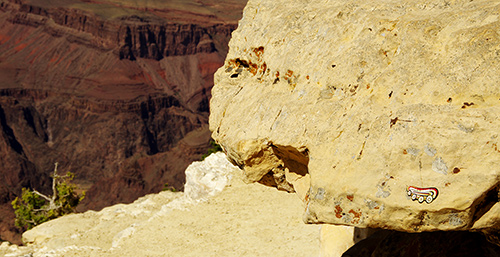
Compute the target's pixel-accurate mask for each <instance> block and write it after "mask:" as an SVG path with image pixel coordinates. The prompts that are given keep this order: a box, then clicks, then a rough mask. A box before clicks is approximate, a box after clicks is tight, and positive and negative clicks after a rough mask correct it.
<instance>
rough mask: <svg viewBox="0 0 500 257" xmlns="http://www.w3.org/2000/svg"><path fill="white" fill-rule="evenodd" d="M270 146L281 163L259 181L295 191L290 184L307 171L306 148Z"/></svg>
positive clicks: (307, 156) (307, 157) (307, 158)
mask: <svg viewBox="0 0 500 257" xmlns="http://www.w3.org/2000/svg"><path fill="white" fill-rule="evenodd" d="M271 147H272V151H273V154H274V155H275V156H276V157H277V158H278V159H279V160H280V162H281V163H280V164H279V165H278V166H276V167H275V168H273V169H272V170H270V171H269V172H268V173H267V174H266V175H265V176H264V177H262V179H261V180H260V181H259V183H261V184H264V185H267V186H272V187H276V188H278V189H279V190H285V191H288V192H295V191H297V190H296V188H294V186H293V185H292V184H293V183H294V182H295V181H298V180H300V179H302V178H303V177H304V176H306V174H307V173H309V170H308V164H309V151H308V149H304V150H300V151H299V150H297V149H296V148H294V147H291V146H281V145H271Z"/></svg>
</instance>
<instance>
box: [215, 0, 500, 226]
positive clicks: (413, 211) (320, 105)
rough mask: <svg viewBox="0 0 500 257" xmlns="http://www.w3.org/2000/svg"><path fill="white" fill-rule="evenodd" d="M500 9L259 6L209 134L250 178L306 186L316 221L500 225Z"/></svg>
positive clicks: (219, 95)
mask: <svg viewBox="0 0 500 257" xmlns="http://www.w3.org/2000/svg"><path fill="white" fill-rule="evenodd" d="M499 10H500V5H499V4H498V3H497V2H496V1H487V0H484V1H468V0H467V1H460V0H457V1H430V2H429V1H426V2H424V1H419V0H415V1H408V0H406V1H384V0H382V1H371V2H370V1H353V0H350V1H259V0H250V1H249V3H248V5H247V6H246V8H245V10H244V15H243V19H242V20H241V21H240V23H239V27H238V29H237V30H236V31H235V32H234V33H233V37H232V39H231V41H230V43H229V47H230V50H229V54H228V56H227V58H226V61H225V65H224V67H222V68H220V69H219V70H218V71H217V73H216V76H215V86H214V88H213V90H212V95H213V98H212V100H211V106H210V108H211V109H210V110H211V113H210V129H211V131H212V137H213V138H215V139H216V140H217V141H218V142H219V143H220V144H222V146H223V147H224V149H225V151H226V152H227V153H228V156H230V157H231V158H232V159H233V161H234V163H236V164H238V165H239V166H241V167H243V168H244V170H245V173H246V176H247V179H248V180H249V181H261V182H263V183H266V184H273V185H276V186H278V187H281V188H283V189H285V190H288V191H297V192H298V193H299V195H301V196H302V198H303V200H304V201H305V202H306V204H307V207H306V208H305V212H304V220H305V221H306V222H310V223H330V224H340V225H351V226H356V227H373V228H384V229H393V230H399V231H407V232H423V231H436V230H483V231H485V230H492V231H494V230H497V229H498V224H499V222H500V219H499V218H500V217H499V214H500V204H498V198H499V196H498V193H499V182H500V179H499V178H500V169H499V167H498V162H499V160H500V150H499V149H498V142H499V138H498V135H499V133H498V127H499V126H500V119H499V117H498V115H499V114H500V87H499V86H498V85H499V84H500V75H499V74H500V73H499V68H500V64H499V62H498V60H499V55H500V36H499V35H498V33H497V31H498V30H499V28H500V22H499V21H498V18H499V14H498V13H499ZM280 185H281V186H280ZM304 188H305V190H304ZM277 204H279V203H277Z"/></svg>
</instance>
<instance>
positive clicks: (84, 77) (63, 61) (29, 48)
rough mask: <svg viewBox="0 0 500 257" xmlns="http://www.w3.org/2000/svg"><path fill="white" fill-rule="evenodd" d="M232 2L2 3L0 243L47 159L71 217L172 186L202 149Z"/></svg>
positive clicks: (12, 233)
mask: <svg viewBox="0 0 500 257" xmlns="http://www.w3.org/2000/svg"><path fill="white" fill-rule="evenodd" d="M183 3H185V4H187V5H189V4H193V3H191V2H190V1H184V2H183ZM131 4H133V3H131ZM231 4H232V5H230V6H229V7H228V8H229V9H228V10H219V9H220V7H210V5H211V1H206V2H199V3H198V4H197V5H196V7H189V6H176V7H172V6H161V5H160V6H154V10H152V9H150V10H148V7H150V8H151V6H147V5H144V6H143V5H141V4H139V5H134V7H133V8H132V7H130V6H126V5H125V4H124V6H121V5H117V3H114V2H113V1H100V2H99V3H92V2H90V1H38V0H26V1H24V0H23V1H7V0H3V1H0V78H1V79H0V156H1V159H2V161H1V162H0V181H1V183H0V216H1V217H2V219H0V238H1V239H3V240H9V241H11V242H17V243H20V235H19V234H17V235H16V233H19V231H16V230H15V229H14V228H13V223H14V215H13V210H12V207H11V206H10V202H11V201H12V200H13V199H14V198H15V197H16V196H18V195H19V194H20V192H21V188H22V187H29V188H35V189H37V190H39V191H42V192H48V191H49V190H50V186H51V185H50V184H49V183H50V181H51V180H50V177H49V175H50V171H51V170H52V169H53V163H54V162H59V163H60V168H61V169H60V170H61V172H66V171H72V172H74V173H75V174H76V180H75V182H76V183H77V186H78V187H79V188H80V189H83V190H86V191H87V197H86V199H85V200H84V202H82V204H81V205H80V206H79V210H80V211H84V210H88V209H93V210H99V209H102V208H103V207H105V206H109V205H111V204H115V203H120V202H122V203H130V202H132V201H134V200H135V199H137V198H138V197H140V196H143V195H145V194H148V193H152V192H159V191H161V190H162V189H163V187H164V185H165V184H168V186H169V187H174V188H177V189H179V190H181V189H182V187H183V185H184V181H185V178H184V169H185V168H186V167H187V166H188V165H189V163H191V162H192V161H194V160H199V158H200V156H201V155H202V154H203V153H205V152H206V149H207V148H208V147H209V143H208V142H209V140H210V132H209V131H208V126H207V121H208V99H209V98H210V97H211V95H210V89H211V87H212V85H213V73H214V72H215V71H216V69H217V68H218V67H220V66H221V65H223V60H224V56H225V54H226V50H227V46H224V45H225V44H227V42H228V41H229V36H230V32H231V31H232V30H233V29H234V28H235V27H236V21H237V19H238V17H239V16H240V15H241V9H243V5H244V4H245V2H244V1H231ZM207 6H208V7H207ZM207 8H208V9H207ZM217 8H219V9H217ZM238 8H239V9H238ZM184 9H189V10H190V12H189V14H186V15H180V14H184V13H185V12H186V10H184ZM167 13H168V14H167ZM176 13H177V14H178V15H180V16H182V18H180V17H174V16H172V15H174V14H176ZM210 15H212V16H213V17H212V16H210ZM209 16H210V17H209Z"/></svg>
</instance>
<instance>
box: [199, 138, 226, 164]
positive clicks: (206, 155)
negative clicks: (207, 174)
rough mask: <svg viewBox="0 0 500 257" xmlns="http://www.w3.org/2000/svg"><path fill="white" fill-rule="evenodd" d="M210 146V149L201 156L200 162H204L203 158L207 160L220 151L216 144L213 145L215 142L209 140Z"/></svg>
mask: <svg viewBox="0 0 500 257" xmlns="http://www.w3.org/2000/svg"><path fill="white" fill-rule="evenodd" d="M210 145H211V146H212V147H210V148H209V149H208V151H207V153H205V154H203V155H202V156H201V160H202V161H203V160H205V158H207V157H208V156H209V155H211V154H213V153H216V152H219V151H222V147H221V146H220V145H218V144H217V143H215V141H213V140H210Z"/></svg>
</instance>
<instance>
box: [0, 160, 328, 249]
mask: <svg viewBox="0 0 500 257" xmlns="http://www.w3.org/2000/svg"><path fill="white" fill-rule="evenodd" d="M241 176H242V172H241V170H240V169H238V168H237V167H235V166H233V165H232V164H231V163H229V162H228V161H227V159H226V156H225V155H224V154H223V153H216V154H212V155H211V156H209V157H207V158H206V159H205V161H203V162H194V163H193V164H191V165H190V166H189V167H188V168H187V169H186V180H187V181H186V185H185V192H175V193H174V192H170V191H164V192H161V193H158V194H151V195H147V196H144V197H142V198H140V199H138V200H137V201H135V202H134V203H131V204H118V205H114V206H110V207H107V208H104V209H103V210H102V211H99V212H95V211H87V212H85V213H81V214H71V215H67V216H64V217H61V218H58V219H55V220H52V221H49V222H47V223H44V224H42V225H40V226H37V227H35V228H33V229H32V230H29V231H28V232H26V233H24V234H23V241H24V242H25V243H26V244H27V246H17V245H10V244H8V243H3V244H2V245H1V246H0V255H3V256H54V257H56V256H297V257H299V256H317V255H318V236H319V233H318V227H317V226H311V225H306V224H303V223H302V221H301V220H300V215H296V214H297V213H298V212H299V211H300V210H301V209H302V208H303V207H302V205H301V203H300V200H298V199H297V197H296V196H295V195H292V194H288V193H286V192H280V191H277V190H276V189H274V188H271V187H265V186H262V185H256V184H245V183H243V182H242V179H241ZM269 198H272V199H278V200H279V201H280V202H281V203H282V204H284V206H282V207H281V208H276V207H275V206H274V203H273V202H272V201H267V199H269Z"/></svg>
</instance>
